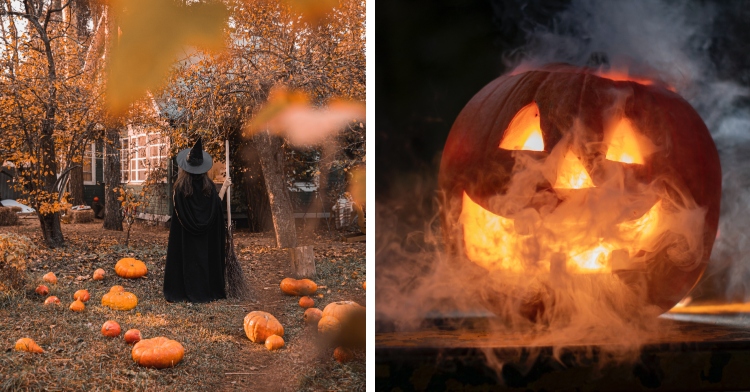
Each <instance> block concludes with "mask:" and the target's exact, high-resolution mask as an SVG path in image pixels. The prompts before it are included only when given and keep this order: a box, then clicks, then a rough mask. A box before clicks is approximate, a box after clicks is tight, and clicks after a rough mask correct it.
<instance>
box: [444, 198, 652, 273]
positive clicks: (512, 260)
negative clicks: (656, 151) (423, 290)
mask: <svg viewBox="0 0 750 392" xmlns="http://www.w3.org/2000/svg"><path fill="white" fill-rule="evenodd" d="M462 206H463V207H462V211H461V215H460V217H459V221H460V222H461V225H462V226H463V234H464V235H463V237H464V246H465V248H464V252H465V254H466V257H467V258H468V259H469V260H471V261H473V262H474V263H476V264H477V265H480V266H482V267H484V268H486V269H487V270H490V271H492V270H504V271H510V272H523V271H526V270H527V267H526V266H535V267H534V268H539V269H540V270H542V271H549V269H550V260H551V258H552V257H553V254H555V253H560V252H561V253H562V254H564V255H565V265H566V270H567V271H569V272H574V273H603V272H610V271H611V270H612V265H611V263H612V255H613V252H614V251H615V250H617V249H623V250H626V251H627V252H628V254H629V255H630V256H631V257H632V256H634V255H636V254H637V253H638V252H639V251H640V250H642V249H648V248H649V247H650V246H651V245H652V243H653V242H655V241H657V240H658V237H659V235H660V234H661V233H662V232H663V230H660V229H659V227H658V225H659V224H660V219H659V218H660V215H661V214H662V209H661V201H659V202H657V203H656V204H654V206H653V207H651V209H650V210H649V211H648V212H646V213H645V214H644V215H643V216H641V217H639V218H637V219H634V220H632V221H626V222H623V223H620V224H618V225H617V226H616V230H614V231H613V233H610V235H609V236H607V237H605V238H591V236H590V235H588V234H589V230H590V229H591V228H590V227H587V226H586V225H584V226H581V225H578V224H577V222H575V221H572V220H571V221H569V222H563V224H560V222H556V223H552V222H547V221H545V220H544V219H542V220H541V221H539V222H538V226H539V229H540V230H539V231H538V233H553V235H535V233H524V234H519V233H518V232H516V226H515V225H516V223H515V220H514V219H511V218H505V217H502V216H500V215H497V214H494V213H492V212H490V211H488V210H486V209H484V208H483V207H482V206H480V205H479V204H477V203H476V202H474V201H473V200H472V199H471V198H470V197H469V195H467V194H466V192H464V194H463V204H462ZM530 248H535V249H537V252H536V253H535V252H529V249H530ZM535 257H536V258H535Z"/></svg>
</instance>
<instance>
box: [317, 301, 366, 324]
mask: <svg viewBox="0 0 750 392" xmlns="http://www.w3.org/2000/svg"><path fill="white" fill-rule="evenodd" d="M363 309H364V307H363V306H361V305H360V304H358V303H356V302H354V301H338V302H331V303H330V304H328V305H326V307H325V308H324V309H323V317H325V316H333V317H336V318H337V319H339V320H341V319H342V318H344V317H346V316H347V315H348V314H349V313H350V312H352V311H359V310H363Z"/></svg>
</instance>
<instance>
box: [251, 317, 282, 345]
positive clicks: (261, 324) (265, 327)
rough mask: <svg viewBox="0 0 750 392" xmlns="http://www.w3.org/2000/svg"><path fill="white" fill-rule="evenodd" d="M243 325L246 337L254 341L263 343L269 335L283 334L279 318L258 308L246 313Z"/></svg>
mask: <svg viewBox="0 0 750 392" xmlns="http://www.w3.org/2000/svg"><path fill="white" fill-rule="evenodd" d="M243 326H244V328H245V335H247V338H248V339H250V341H252V342H255V343H264V342H265V341H266V339H267V338H268V337H269V336H271V335H279V336H284V327H283V326H282V325H281V323H280V322H279V320H277V319H276V317H274V316H273V315H271V314H270V313H267V312H263V311H259V310H256V311H253V312H250V313H248V314H247V315H246V316H245V320H244V322H243Z"/></svg>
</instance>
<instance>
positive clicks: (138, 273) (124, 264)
mask: <svg viewBox="0 0 750 392" xmlns="http://www.w3.org/2000/svg"><path fill="white" fill-rule="evenodd" d="M147 272H148V268H146V264H144V263H143V262H142V261H140V260H136V259H134V258H132V257H126V258H124V259H120V261H118V262H117V264H115V273H116V274H117V276H121V277H123V278H125V279H136V278H140V277H142V276H143V275H146V273H147Z"/></svg>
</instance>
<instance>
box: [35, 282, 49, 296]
mask: <svg viewBox="0 0 750 392" xmlns="http://www.w3.org/2000/svg"><path fill="white" fill-rule="evenodd" d="M34 291H35V292H36V293H37V294H39V295H47V294H49V288H48V287H47V286H45V285H43V284H40V285H39V286H37V288H36V290H34Z"/></svg>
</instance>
